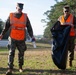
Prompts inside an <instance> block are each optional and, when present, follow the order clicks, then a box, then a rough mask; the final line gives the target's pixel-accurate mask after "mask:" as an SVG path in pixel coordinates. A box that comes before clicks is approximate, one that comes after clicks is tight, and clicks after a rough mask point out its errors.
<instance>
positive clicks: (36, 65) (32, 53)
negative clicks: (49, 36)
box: [0, 43, 76, 75]
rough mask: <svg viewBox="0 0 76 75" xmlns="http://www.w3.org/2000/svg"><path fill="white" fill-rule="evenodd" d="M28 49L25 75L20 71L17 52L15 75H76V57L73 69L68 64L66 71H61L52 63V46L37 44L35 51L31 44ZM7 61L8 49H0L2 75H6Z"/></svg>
mask: <svg viewBox="0 0 76 75" xmlns="http://www.w3.org/2000/svg"><path fill="white" fill-rule="evenodd" d="M27 48H28V49H27V51H25V57H24V66H23V69H24V72H23V73H19V71H18V51H17V50H16V53H15V58H14V71H13V75H76V56H75V60H74V61H73V67H71V68H70V67H68V62H67V68H66V70H60V69H58V68H57V67H56V65H55V64H54V63H53V61H52V58H51V46H50V45H49V44H37V48H36V49H34V48H33V47H32V45H31V44H30V43H27ZM75 55H76V52H75ZM7 61H8V50H7V48H0V75H5V73H6V71H7Z"/></svg>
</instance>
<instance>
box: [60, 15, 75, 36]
mask: <svg viewBox="0 0 76 75" xmlns="http://www.w3.org/2000/svg"><path fill="white" fill-rule="evenodd" d="M60 23H61V25H71V24H72V25H73V15H72V14H70V15H69V17H68V19H67V20H66V21H65V20H64V16H63V15H62V16H61V17H60ZM70 36H75V29H74V26H73V27H71V30H70Z"/></svg>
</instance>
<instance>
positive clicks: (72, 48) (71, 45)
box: [67, 36, 75, 61]
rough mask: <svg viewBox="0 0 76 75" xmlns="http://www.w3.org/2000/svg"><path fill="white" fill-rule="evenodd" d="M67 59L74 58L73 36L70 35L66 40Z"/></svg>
mask: <svg viewBox="0 0 76 75" xmlns="http://www.w3.org/2000/svg"><path fill="white" fill-rule="evenodd" d="M67 48H68V51H69V61H72V60H74V48H75V37H72V36H70V37H69V40H68V47H67Z"/></svg>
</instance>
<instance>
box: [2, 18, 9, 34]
mask: <svg viewBox="0 0 76 75" xmlns="http://www.w3.org/2000/svg"><path fill="white" fill-rule="evenodd" d="M9 28H10V17H8V19H7V20H6V22H5V25H4V28H3V30H2V33H1V35H4V34H5V33H6V32H7V31H8V30H9Z"/></svg>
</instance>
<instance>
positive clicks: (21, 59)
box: [1, 13, 33, 69]
mask: <svg viewBox="0 0 76 75" xmlns="http://www.w3.org/2000/svg"><path fill="white" fill-rule="evenodd" d="M14 14H15V17H16V18H20V17H21V16H22V14H18V13H14ZM26 27H27V30H28V33H29V35H30V37H33V30H32V27H31V24H30V21H29V18H28V17H27V23H26ZM9 29H10V17H8V19H7V21H6V23H5V27H4V29H3V31H2V33H1V34H2V35H4V34H5V33H6V32H7V31H8V30H9ZM16 47H17V49H18V51H19V53H18V63H19V67H22V65H23V63H24V51H25V50H26V49H27V48H26V44H25V39H24V40H15V39H12V38H11V45H10V50H9V58H8V68H9V69H13V62H14V56H15V49H16Z"/></svg>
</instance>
